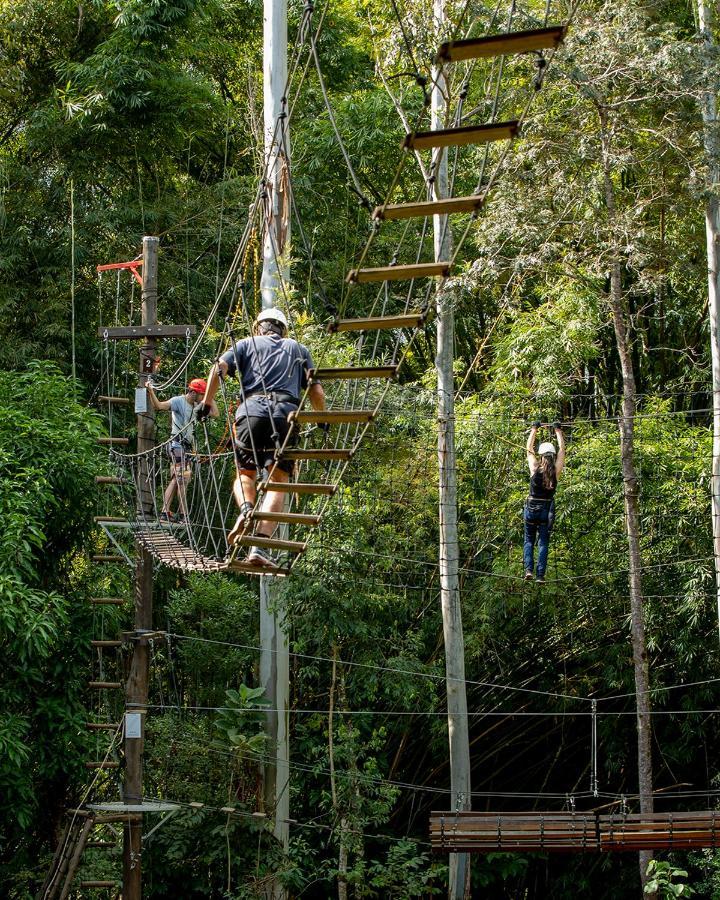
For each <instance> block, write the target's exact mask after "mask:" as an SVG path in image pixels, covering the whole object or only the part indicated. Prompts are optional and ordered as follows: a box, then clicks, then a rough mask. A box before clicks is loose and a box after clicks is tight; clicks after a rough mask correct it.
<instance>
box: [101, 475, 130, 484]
mask: <svg viewBox="0 0 720 900" xmlns="http://www.w3.org/2000/svg"><path fill="white" fill-rule="evenodd" d="M124 483H125V480H124V479H123V478H119V477H118V476H117V475H96V476H95V484H124Z"/></svg>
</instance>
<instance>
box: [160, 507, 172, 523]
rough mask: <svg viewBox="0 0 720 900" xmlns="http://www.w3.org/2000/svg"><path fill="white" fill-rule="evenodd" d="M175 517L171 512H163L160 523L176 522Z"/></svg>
mask: <svg viewBox="0 0 720 900" xmlns="http://www.w3.org/2000/svg"><path fill="white" fill-rule="evenodd" d="M174 521H175V516H174V515H173V514H172V513H171V512H166V511H165V510H163V511H162V512H161V513H160V515H159V516H158V522H168V523H170V522H174Z"/></svg>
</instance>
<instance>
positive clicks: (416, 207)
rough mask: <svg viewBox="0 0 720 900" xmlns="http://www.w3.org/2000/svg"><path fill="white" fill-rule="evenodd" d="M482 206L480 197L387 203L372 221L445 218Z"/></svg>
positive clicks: (473, 210)
mask: <svg viewBox="0 0 720 900" xmlns="http://www.w3.org/2000/svg"><path fill="white" fill-rule="evenodd" d="M482 204H483V198H482V197H481V196H479V195H478V196H476V197H447V198H446V199H444V200H423V201H420V202H418V203H388V204H387V206H378V207H376V209H375V211H374V212H373V218H374V219H380V220H383V219H387V220H390V219H414V218H416V217H421V218H422V217H424V216H445V215H452V213H467V212H476V211H477V210H478V209H480V207H481V206H482Z"/></svg>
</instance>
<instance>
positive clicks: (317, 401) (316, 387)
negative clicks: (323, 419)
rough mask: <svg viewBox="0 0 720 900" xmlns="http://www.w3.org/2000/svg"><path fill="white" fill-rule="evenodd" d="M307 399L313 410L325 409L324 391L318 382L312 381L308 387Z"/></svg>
mask: <svg viewBox="0 0 720 900" xmlns="http://www.w3.org/2000/svg"><path fill="white" fill-rule="evenodd" d="M308 398H309V400H310V406H312V408H313V409H316V410H318V411H321V410H323V409H325V391H324V390H323V386H322V385H321V384H320V382H319V381H313V383H312V384H311V385H310V389H309V391H308Z"/></svg>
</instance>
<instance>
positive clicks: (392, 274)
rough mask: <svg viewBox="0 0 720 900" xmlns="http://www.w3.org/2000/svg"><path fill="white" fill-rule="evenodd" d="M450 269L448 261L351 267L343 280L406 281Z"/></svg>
mask: <svg viewBox="0 0 720 900" xmlns="http://www.w3.org/2000/svg"><path fill="white" fill-rule="evenodd" d="M449 271H450V263H448V262H436V263H414V264H411V265H403V266H380V267H379V268H375V269H352V270H351V271H350V272H348V274H347V277H346V278H345V281H347V282H356V283H357V284H365V283H367V282H369V281H407V280H408V279H410V278H434V277H435V276H438V275H441V276H445V275H447V274H448V273H449Z"/></svg>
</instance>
